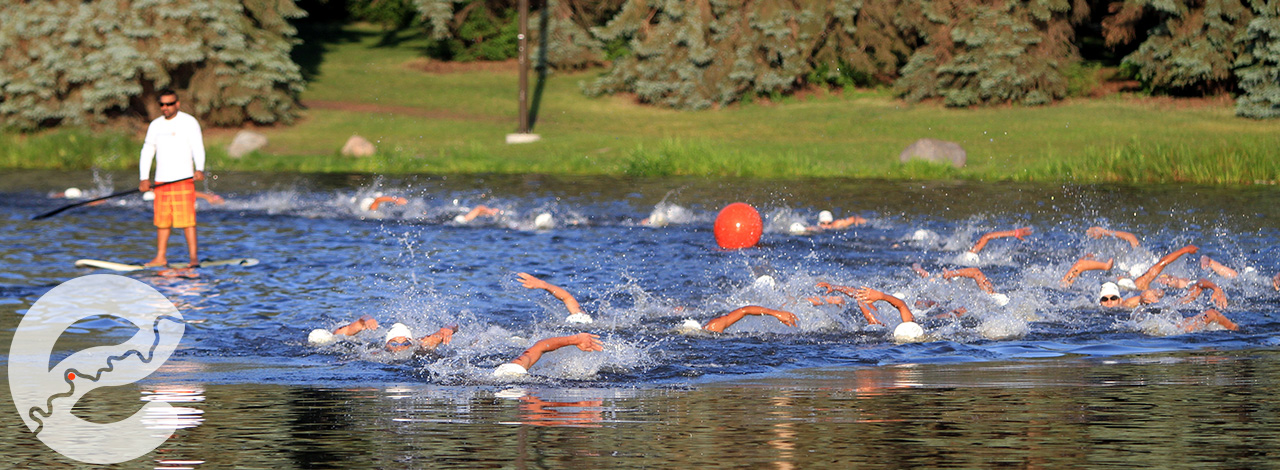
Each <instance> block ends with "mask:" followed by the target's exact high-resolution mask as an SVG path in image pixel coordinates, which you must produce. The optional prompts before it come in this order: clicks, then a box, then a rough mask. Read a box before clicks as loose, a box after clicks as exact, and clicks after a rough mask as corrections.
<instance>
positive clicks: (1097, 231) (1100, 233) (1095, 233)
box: [1084, 227, 1138, 248]
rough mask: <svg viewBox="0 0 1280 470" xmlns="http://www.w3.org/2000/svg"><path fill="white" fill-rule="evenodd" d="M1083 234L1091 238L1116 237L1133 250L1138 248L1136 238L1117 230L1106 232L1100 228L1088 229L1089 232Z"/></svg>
mask: <svg viewBox="0 0 1280 470" xmlns="http://www.w3.org/2000/svg"><path fill="white" fill-rule="evenodd" d="M1084 233H1085V234H1086V235H1088V236H1090V237H1093V238H1102V237H1107V236H1111V237H1116V238H1119V239H1121V240H1124V241H1127V242H1129V246H1132V247H1134V248H1137V247H1138V237H1136V236H1134V235H1133V234H1132V233H1129V232H1121V231H1119V230H1107V229H1105V228H1102V227H1089V230H1086V231H1085V232H1084Z"/></svg>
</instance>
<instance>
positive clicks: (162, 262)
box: [142, 258, 169, 268]
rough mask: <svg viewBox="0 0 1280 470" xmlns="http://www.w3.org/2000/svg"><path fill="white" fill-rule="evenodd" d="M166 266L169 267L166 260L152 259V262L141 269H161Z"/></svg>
mask: <svg viewBox="0 0 1280 470" xmlns="http://www.w3.org/2000/svg"><path fill="white" fill-rule="evenodd" d="M168 265H169V260H166V259H164V258H155V259H153V260H151V261H147V264H144V265H142V267H144V268H163V267H165V266H168Z"/></svg>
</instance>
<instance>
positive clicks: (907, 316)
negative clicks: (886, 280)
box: [818, 282, 913, 325]
mask: <svg viewBox="0 0 1280 470" xmlns="http://www.w3.org/2000/svg"><path fill="white" fill-rule="evenodd" d="M818 288H820V289H826V290H827V293H828V294H830V293H831V292H833V291H834V292H839V293H841V294H844V295H847V296H849V297H853V298H854V300H857V301H858V308H860V309H861V310H862V316H864V317H866V319H867V323H869V324H872V325H884V323H883V322H881V321H880V320H878V319H876V317H875V315H872V314H871V309H872V308H874V306H873V304H874V303H875V302H880V301H884V302H888V303H889V305H892V306H893V307H894V308H896V309H898V315H899V316H901V317H902V321H903V323H907V322H912V321H913V317H912V316H911V309H910V308H907V304H906V303H905V302H903V301H902V299H899V298H897V297H894V296H892V295H889V294H886V293H884V292H880V291H878V290H875V289H872V288H870V287H859V288H853V287H849V286H837V285H832V284H828V283H826V282H819V283H818ZM869 307H870V308H869Z"/></svg>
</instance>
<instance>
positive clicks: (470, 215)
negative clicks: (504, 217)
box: [457, 206, 502, 222]
mask: <svg viewBox="0 0 1280 470" xmlns="http://www.w3.org/2000/svg"><path fill="white" fill-rule="evenodd" d="M501 213H502V211H501V210H498V209H494V208H491V207H487V206H476V207H475V208H474V209H471V210H470V211H468V212H467V213H466V214H465V215H463V216H462V217H461V218H460V219H457V220H458V221H459V222H470V221H472V220H475V219H476V217H490V216H495V215H499V214H501Z"/></svg>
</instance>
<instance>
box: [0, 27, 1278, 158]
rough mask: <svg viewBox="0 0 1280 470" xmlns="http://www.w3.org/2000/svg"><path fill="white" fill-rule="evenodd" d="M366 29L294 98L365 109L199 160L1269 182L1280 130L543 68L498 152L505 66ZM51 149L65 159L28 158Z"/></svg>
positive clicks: (99, 145)
mask: <svg viewBox="0 0 1280 470" xmlns="http://www.w3.org/2000/svg"><path fill="white" fill-rule="evenodd" d="M381 38H382V34H381V32H379V31H376V30H373V29H361V28H358V27H351V28H347V29H345V30H344V33H343V34H341V35H332V39H331V40H330V42H326V43H324V44H323V46H324V48H325V52H324V54H323V55H322V56H321V57H322V58H323V60H322V62H320V63H319V64H318V66H317V67H316V68H315V71H316V74H315V76H314V77H313V80H312V81H311V82H310V83H309V84H308V88H307V90H306V91H305V92H304V93H303V95H302V99H303V101H304V102H342V103H346V104H347V105H348V106H364V107H366V108H367V107H370V106H372V107H374V108H373V109H367V110H363V111H353V110H337V109H329V108H327V107H320V106H317V107H316V108H314V109H310V110H308V111H306V112H305V115H304V117H303V118H302V119H301V120H300V121H299V122H298V123H296V124H295V125H293V126H288V127H276V128H268V129H260V130H259V131H260V132H263V133H264V134H266V135H267V136H268V138H269V139H270V142H271V143H270V144H269V146H268V147H267V148H266V149H264V151H263V152H261V153H259V154H255V155H251V156H249V157H246V158H244V159H240V160H233V159H229V158H226V157H225V152H223V151H222V149H223V148H225V146H226V145H227V144H228V143H229V142H230V140H231V138H232V136H233V134H234V133H233V132H230V131H219V132H208V133H207V136H206V143H207V144H208V145H209V147H210V151H211V154H210V155H211V156H210V164H209V165H210V168H212V169H215V170H216V169H227V170H249V171H300V172H370V173H551V174H609V175H634V176H677V175H678V176H689V175H693V176H699V175H706V176H744V177H862V178H895V179H896V178H911V179H957V178H958V179H982V180H1016V181H1079V182H1107V181H1124V182H1195V183H1209V184H1240V183H1255V182H1275V181H1276V180H1278V179H1280V167H1278V164H1277V161H1280V159H1277V158H1275V149H1277V148H1280V133H1278V132H1276V131H1277V129H1278V128H1280V127H1278V126H1277V123H1275V122H1265V121H1253V120H1248V119H1240V118H1237V117H1235V116H1234V114H1233V109H1232V106H1231V105H1230V104H1229V103H1216V104H1204V103H1201V104H1195V105H1187V104H1186V103H1182V104H1179V103H1178V102H1176V101H1170V100H1155V99H1140V98H1125V97H1111V98H1104V99H1094V100H1070V101H1068V102H1064V103H1059V104H1056V105H1053V106H1047V107H1037V108H1028V107H997V108H983V109H948V108H944V107H942V106H940V105H937V104H930V103H926V104H908V103H904V102H902V101H901V100H898V99H895V98H894V97H893V96H891V95H890V94H889V93H888V92H886V91H884V90H854V89H849V90H846V91H844V92H840V93H835V92H827V91H818V92H816V93H812V94H808V95H807V96H804V97H791V98H786V99H783V100H781V102H778V103H771V102H765V101H756V102H754V103H751V104H744V105H738V106H732V107H730V108H727V109H719V110H711V111H701V112H682V111H672V110H667V109H661V108H655V107H650V106H644V105H639V104H636V103H634V102H633V100H631V99H629V98H627V97H605V98H598V99H592V98H588V97H585V96H584V95H583V94H582V93H581V91H580V83H581V82H584V81H589V80H591V79H593V78H594V77H595V76H596V75H597V74H598V73H600V71H599V70H593V71H586V72H575V73H563V72H561V73H553V74H552V75H550V76H549V79H548V81H547V84H546V88H545V90H544V93H543V95H542V102H541V109H540V111H539V114H538V117H537V123H536V127H535V129H534V131H535V132H536V133H538V134H540V135H541V136H542V138H543V140H542V141H540V142H537V143H533V144H524V145H507V144H505V143H504V142H503V139H504V136H505V135H506V134H507V133H510V132H513V131H514V128H515V123H516V83H517V77H516V74H515V73H514V72H513V71H499V72H493V71H473V72H459V73H449V74H428V73H424V72H422V71H420V70H419V69H415V68H414V67H412V64H413V63H414V62H415V61H419V60H421V57H422V53H421V49H422V48H423V47H425V45H426V44H425V42H424V41H421V40H418V39H414V38H411V37H405V38H401V39H402V40H401V41H399V42H395V45H394V46H380V45H379V40H380V39H381ZM393 42H394V41H393ZM532 82H533V77H531V83H532ZM322 108H323V109H322ZM352 134H359V135H361V136H364V137H365V138H368V139H369V140H371V141H373V142H374V143H375V145H377V147H378V150H379V155H377V156H375V157H371V158H365V159H357V158H347V157H341V156H339V155H338V149H339V148H341V146H342V144H343V143H344V142H345V140H346V139H347V138H348V137H349V136H351V135H352ZM922 137H932V138H938V139H944V140H951V141H955V142H958V143H960V144H961V145H962V146H964V148H965V149H966V150H967V151H968V165H967V166H966V168H963V169H953V168H950V167H948V166H943V165H930V164H924V163H912V164H909V165H902V164H899V163H898V153H899V152H901V151H902V149H904V148H905V147H906V146H907V145H909V144H910V143H911V142H913V141H914V140H916V139H918V138H922ZM0 139H3V140H0V143H3V144H5V152H6V153H4V154H3V155H4V160H3V161H0V166H4V167H9V168H75V167H80V168H83V167H88V166H94V165H97V166H109V167H117V166H121V165H123V166H128V165H129V164H131V163H133V161H134V160H136V154H137V145H138V144H137V142H136V140H135V139H136V137H132V136H130V137H125V136H121V135H119V134H99V135H94V134H89V133H86V132H80V131H60V132H55V133H49V134H42V135H38V136H31V137H17V136H13V135H4V136H0ZM73 140H74V141H73ZM86 142H92V144H86ZM64 144H65V145H64ZM50 154H59V155H64V154H65V156H60V157H58V158H54V159H48V158H45V157H44V156H45V155H50ZM122 157H123V158H122Z"/></svg>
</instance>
